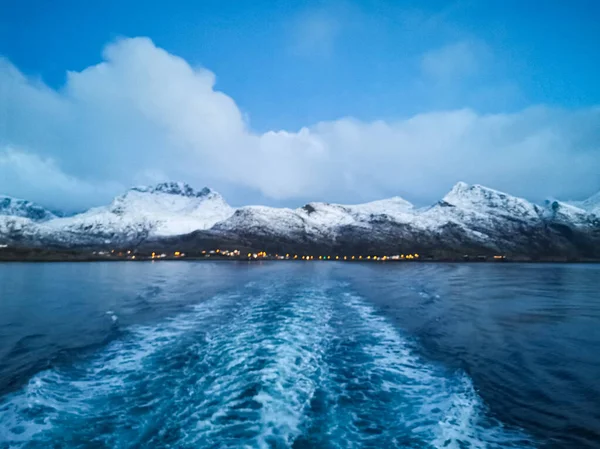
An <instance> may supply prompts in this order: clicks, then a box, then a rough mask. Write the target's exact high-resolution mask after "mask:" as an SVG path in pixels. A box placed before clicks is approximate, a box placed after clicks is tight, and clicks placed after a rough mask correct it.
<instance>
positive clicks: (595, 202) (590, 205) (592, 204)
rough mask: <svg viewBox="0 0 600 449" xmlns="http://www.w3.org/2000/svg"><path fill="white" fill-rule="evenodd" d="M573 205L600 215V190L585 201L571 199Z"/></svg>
mask: <svg viewBox="0 0 600 449" xmlns="http://www.w3.org/2000/svg"><path fill="white" fill-rule="evenodd" d="M569 204H571V205H572V206H575V207H578V208H580V209H584V210H586V211H588V212H591V213H594V214H596V215H600V192H598V193H596V194H595V195H592V196H590V197H589V198H588V199H586V200H583V201H571V202H570V203H569Z"/></svg>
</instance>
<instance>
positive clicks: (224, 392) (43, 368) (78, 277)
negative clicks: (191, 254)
mask: <svg viewBox="0 0 600 449" xmlns="http://www.w3.org/2000/svg"><path fill="white" fill-rule="evenodd" d="M598 291H600V266H598V265H533V264H530V265H513V264H425V263H421V264H418V263H414V264H387V265H386V264H358V263H356V264H350V263H346V264H344V263H334V262H315V261H312V262H289V263H285V262H282V263H277V262H276V263H250V264H247V263H229V262H222V263H209V262H197V263H195V262H159V263H131V262H130V263H127V262H124V263H71V264H69V263H64V264H63V263H55V264H2V265H0V447H24V448H38V447H39V448H47V447H64V448H84V447H94V448H96V447H97V448H104V447H106V448H133V447H136V448H142V447H153V448H154V447H157V448H160V447H165V448H166V447H170V448H192V447H194V448H198V447H200V448H221V447H251V448H263V447H264V448H269V447H275V448H280V447H281V448H284V447H293V448H308V447H311V448H313V447H314V448H353V447H373V448H382V447H385V448H387V447H409V448H437V447H448V448H488V447H489V448H500V447H519V448H528V447H542V448H546V447H547V448H554V447H556V448H562V447H583V448H586V447H588V448H592V447H600V383H599V382H598V379H600V352H599V351H598V350H597V348H598V347H600V298H599V294H598Z"/></svg>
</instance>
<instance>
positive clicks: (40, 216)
mask: <svg viewBox="0 0 600 449" xmlns="http://www.w3.org/2000/svg"><path fill="white" fill-rule="evenodd" d="M0 215H9V216H13V217H23V218H29V219H30V220H33V221H38V222H41V221H47V220H51V219H53V218H56V216H55V215H54V214H53V213H52V212H50V211H49V210H48V209H45V208H44V207H42V206H40V205H38V204H35V203H32V202H31V201H27V200H21V199H17V198H11V197H9V196H0Z"/></svg>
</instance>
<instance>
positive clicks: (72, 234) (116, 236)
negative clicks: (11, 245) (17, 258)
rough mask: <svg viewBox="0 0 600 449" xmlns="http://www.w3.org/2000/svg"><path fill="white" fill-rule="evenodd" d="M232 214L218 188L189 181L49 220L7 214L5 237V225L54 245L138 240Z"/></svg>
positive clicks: (17, 234) (22, 236) (135, 191)
mask: <svg viewBox="0 0 600 449" xmlns="http://www.w3.org/2000/svg"><path fill="white" fill-rule="evenodd" d="M232 214H233V209H232V208H231V207H230V206H229V205H228V204H227V203H226V202H225V200H224V199H223V197H221V195H219V194H218V193H217V192H214V191H212V190H210V189H208V188H204V189H202V190H200V191H196V190H194V189H193V188H192V187H190V186H189V185H187V184H184V183H175V182H168V183H161V184H158V185H156V186H154V187H134V188H131V189H130V190H128V191H127V192H126V193H125V194H123V195H120V196H118V197H116V198H115V199H114V200H113V201H112V203H111V204H109V205H108V206H102V207H96V208H93V209H90V210H88V211H86V212H83V213H81V214H76V215H73V216H70V217H62V218H60V217H55V218H53V219H51V220H48V221H46V222H44V223H33V222H32V221H19V220H16V221H15V220H14V218H16V217H7V218H9V220H8V224H7V223H6V222H7V220H6V219H5V220H4V226H2V224H0V236H2V234H3V232H2V228H3V227H4V228H5V229H6V228H7V227H9V228H10V229H12V233H13V235H12V240H17V241H32V242H34V243H36V242H41V243H42V244H47V245H54V246H69V245H72V246H82V245H111V244H113V245H122V244H135V243H139V242H141V241H143V240H145V239H147V238H160V237H166V236H172V235H181V234H187V233H190V232H193V231H196V230H199V229H208V228H210V227H212V226H213V225H214V224H215V223H217V222H219V221H221V220H224V219H226V218H228V217H229V216H231V215H232ZM5 233H8V232H6V231H5ZM9 237H10V236H9ZM7 240H10V238H7Z"/></svg>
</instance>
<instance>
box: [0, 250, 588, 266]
mask: <svg viewBox="0 0 600 449" xmlns="http://www.w3.org/2000/svg"><path fill="white" fill-rule="evenodd" d="M99 253H100V254H99ZM249 254H250V256H249V255H248V253H246V251H244V252H243V253H242V254H237V255H222V254H220V253H214V251H213V253H211V254H208V253H206V254H204V253H187V254H186V253H180V254H178V255H177V256H176V255H175V252H169V253H161V254H160V255H154V256H153V254H152V253H139V252H136V251H135V250H133V251H132V250H130V251H129V253H127V251H124V252H117V253H115V252H112V253H111V252H108V251H101V250H100V251H98V250H79V249H71V250H62V249H61V250H59V249H51V248H22V247H21V248H19V247H17V248H1V249H0V262H5V263H10V262H17V263H18V262H165V261H178V262H185V261H190V262H191V261H194V262H197V261H206V262H214V261H218V262H248V263H257V262H258V263H260V262H265V261H269V262H299V263H301V262H304V263H307V262H313V263H315V262H321V263H327V262H341V263H378V264H389V263H494V264H498V263H600V259H584V258H569V257H560V256H556V257H543V258H541V257H540V258H533V257H523V256H509V255H506V256H494V255H464V254H463V255H459V254H457V255H454V256H444V257H435V256H432V255H419V256H418V257H416V258H415V257H411V258H404V257H403V258H394V257H398V256H389V255H381V256H354V257H353V256H348V255H346V256H344V254H341V255H330V256H323V257H324V258H321V259H320V258H319V256H317V257H315V256H314V255H308V254H304V255H303V254H295V255H288V256H287V257H286V256H279V255H275V254H265V255H264V256H259V257H253V256H256V254H257V253H252V251H251V250H250V251H249ZM258 254H260V253H258ZM344 257H345V258H344ZM359 257H360V258H359Z"/></svg>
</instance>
